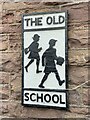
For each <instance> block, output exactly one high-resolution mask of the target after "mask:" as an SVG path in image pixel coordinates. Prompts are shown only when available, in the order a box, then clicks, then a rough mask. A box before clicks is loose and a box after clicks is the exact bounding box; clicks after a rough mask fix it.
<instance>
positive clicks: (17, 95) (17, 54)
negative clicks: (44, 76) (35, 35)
mask: <svg viewBox="0 0 90 120" xmlns="http://www.w3.org/2000/svg"><path fill="white" fill-rule="evenodd" d="M11 1H12V0H11ZM28 1H29V0H28ZM48 1H49V2H48ZM77 1H78V0H73V2H72V1H68V2H67V1H63V2H61V1H59V0H58V1H55V0H53V1H52V2H50V0H46V1H45V0H41V1H40V0H39V1H38V0H35V1H33V2H32V0H31V1H30V2H3V0H2V2H0V108H1V109H0V118H31V120H32V118H47V119H51V118H59V120H60V118H69V119H70V118H80V120H81V118H86V119H89V117H90V111H89V108H90V100H89V94H90V93H89V88H90V82H88V80H90V79H89V69H90V67H89V65H90V58H89V57H88V56H89V55H88V53H89V49H88V48H89V45H90V44H89V42H88V40H89V36H88V35H89V34H88V33H89V31H88V26H89V23H90V19H89V17H88V14H89V2H85V0H82V1H84V2H82V1H81V0H79V1H78V2H77ZM66 10H68V60H69V67H68V77H69V78H68V91H69V101H68V104H69V109H68V110H67V111H65V110H58V109H50V108H49V109H48V108H33V107H30V108H29V107H28V108H27V107H23V106H22V105H21V81H22V25H21V22H22V21H21V18H22V14H26V13H34V12H50V11H66Z"/></svg>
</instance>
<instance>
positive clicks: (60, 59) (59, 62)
mask: <svg viewBox="0 0 90 120" xmlns="http://www.w3.org/2000/svg"><path fill="white" fill-rule="evenodd" d="M63 63H64V58H63V57H58V58H57V63H56V64H57V65H60V66H62V64H63Z"/></svg>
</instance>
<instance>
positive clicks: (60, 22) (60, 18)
mask: <svg viewBox="0 0 90 120" xmlns="http://www.w3.org/2000/svg"><path fill="white" fill-rule="evenodd" d="M63 22H64V17H63V16H59V24H62V23H63Z"/></svg>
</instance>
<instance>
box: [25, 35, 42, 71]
mask: <svg viewBox="0 0 90 120" xmlns="http://www.w3.org/2000/svg"><path fill="white" fill-rule="evenodd" d="M39 38H40V36H39V35H38V34H35V35H34V36H33V40H34V41H33V42H32V43H31V44H30V45H29V47H28V48H26V49H25V54H27V53H28V52H30V54H29V56H28V59H30V62H29V63H28V64H27V65H26V66H25V69H26V72H28V67H29V65H31V64H32V63H33V62H34V60H35V59H36V66H37V68H36V73H40V72H42V71H40V70H39V63H40V56H39V52H40V51H41V50H42V47H40V48H38V47H39V43H38V41H39Z"/></svg>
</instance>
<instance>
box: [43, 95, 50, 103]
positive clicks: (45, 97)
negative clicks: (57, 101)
mask: <svg viewBox="0 0 90 120" xmlns="http://www.w3.org/2000/svg"><path fill="white" fill-rule="evenodd" d="M44 100H45V101H46V102H47V103H49V102H50V101H51V96H50V95H49V94H46V95H45V96H44Z"/></svg>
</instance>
